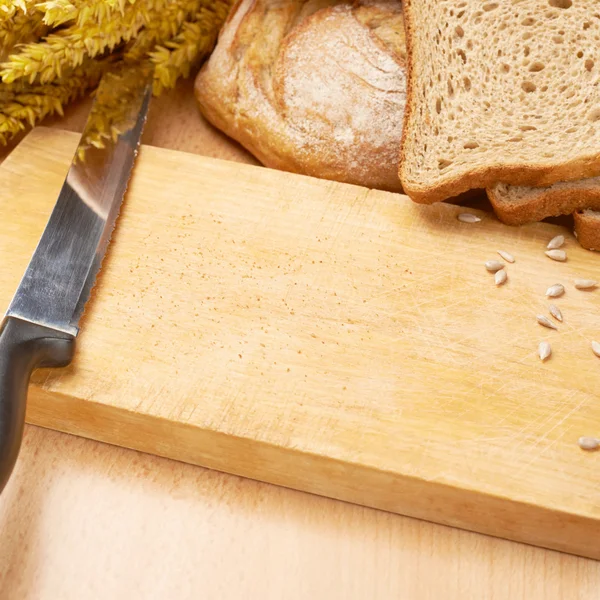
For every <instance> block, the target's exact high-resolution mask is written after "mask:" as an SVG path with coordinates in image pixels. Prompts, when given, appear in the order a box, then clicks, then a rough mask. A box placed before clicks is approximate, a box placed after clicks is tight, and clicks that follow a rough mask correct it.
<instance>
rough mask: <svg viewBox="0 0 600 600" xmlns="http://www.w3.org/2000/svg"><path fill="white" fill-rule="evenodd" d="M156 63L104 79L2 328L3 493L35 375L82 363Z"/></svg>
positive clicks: (0, 469)
mask: <svg viewBox="0 0 600 600" xmlns="http://www.w3.org/2000/svg"><path fill="white" fill-rule="evenodd" d="M152 77H153V69H152V67H151V66H150V65H142V66H140V65H137V66H136V67H132V66H129V67H121V68H120V70H118V71H109V72H107V73H105V75H104V76H103V78H102V79H101V81H100V83H99V85H98V87H97V90H96V93H95V98H94V100H93V104H92V107H91V109H90V113H89V116H88V120H87V123H86V126H85V128H84V130H83V132H82V135H81V138H80V141H79V145H78V147H77V150H76V152H75V156H74V157H73V160H72V162H71V165H70V167H69V170H68V172H67V175H66V178H65V180H64V183H63V186H62V188H61V191H60V193H59V195H58V198H57V201H56V204H55V206H54V209H53V211H52V213H51V215H50V218H49V220H48V223H47V225H46V228H45V230H44V232H43V234H42V236H41V238H40V240H39V242H38V245H37V247H36V249H35V251H34V253H33V256H32V257H31V260H30V263H29V265H28V267H27V269H26V271H25V273H24V275H23V277H22V279H21V282H20V284H19V286H18V288H17V290H16V292H15V294H14V296H13V299H12V302H11V303H10V305H9V307H8V310H7V312H6V314H5V316H4V319H3V321H2V324H1V326H0V493H1V492H2V490H3V489H4V486H5V485H6V482H7V481H8V479H9V478H10V475H11V473H12V470H13V467H14V464H15V462H16V459H17V456H18V453H19V449H20V446H21V439H22V435H23V427H24V423H25V408H26V403H27V390H28V386H29V379H30V376H31V373H32V372H33V371H34V370H35V369H37V368H42V367H44V368H45V367H65V366H67V365H68V364H69V363H70V362H71V361H72V359H73V356H74V352H75V339H76V338H77V335H78V333H79V321H80V319H81V316H82V315H83V312H84V308H85V304H86V302H87V300H88V299H89V297H90V293H91V290H92V288H93V286H94V283H95V280H96V275H97V274H98V271H99V269H100V267H101V263H102V259H103V257H104V254H105V252H106V249H107V247H108V244H109V241H110V237H111V234H112V230H113V228H114V225H115V222H116V219H117V216H118V214H119V210H120V206H121V203H122V201H123V197H124V195H125V192H126V189H127V185H128V182H129V178H130V174H131V172H132V169H133V166H134V163H135V158H136V155H137V152H138V148H139V144H140V139H141V135H142V131H143V128H144V124H145V121H146V116H147V113H148V107H149V104H150V99H151V96H152Z"/></svg>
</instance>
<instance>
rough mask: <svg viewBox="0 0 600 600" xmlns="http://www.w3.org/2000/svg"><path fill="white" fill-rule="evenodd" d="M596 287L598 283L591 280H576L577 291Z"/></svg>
mask: <svg viewBox="0 0 600 600" xmlns="http://www.w3.org/2000/svg"><path fill="white" fill-rule="evenodd" d="M597 286H598V282H597V281H594V280H593V279H576V280H575V287H576V288H577V289H578V290H591V289H593V288H595V287H597Z"/></svg>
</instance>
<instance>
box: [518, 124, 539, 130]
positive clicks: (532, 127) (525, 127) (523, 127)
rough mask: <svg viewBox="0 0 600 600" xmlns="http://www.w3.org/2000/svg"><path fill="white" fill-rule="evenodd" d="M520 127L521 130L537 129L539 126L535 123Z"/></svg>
mask: <svg viewBox="0 0 600 600" xmlns="http://www.w3.org/2000/svg"><path fill="white" fill-rule="evenodd" d="M519 129H520V130H521V131H537V127H534V126H533V125H520V126H519Z"/></svg>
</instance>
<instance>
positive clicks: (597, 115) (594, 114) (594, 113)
mask: <svg viewBox="0 0 600 600" xmlns="http://www.w3.org/2000/svg"><path fill="white" fill-rule="evenodd" d="M588 120H590V121H592V123H596V122H597V121H600V108H594V109H593V110H590V112H589V113H588ZM588 131H589V130H588Z"/></svg>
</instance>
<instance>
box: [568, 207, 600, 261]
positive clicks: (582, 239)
mask: <svg viewBox="0 0 600 600" xmlns="http://www.w3.org/2000/svg"><path fill="white" fill-rule="evenodd" d="M573 217H574V220H575V236H576V237H577V241H578V242H579V243H580V244H581V245H582V246H583V247H584V248H587V249H588V250H598V251H600V211H595V210H590V209H585V210H578V211H577V212H575V213H574V215H573Z"/></svg>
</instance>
